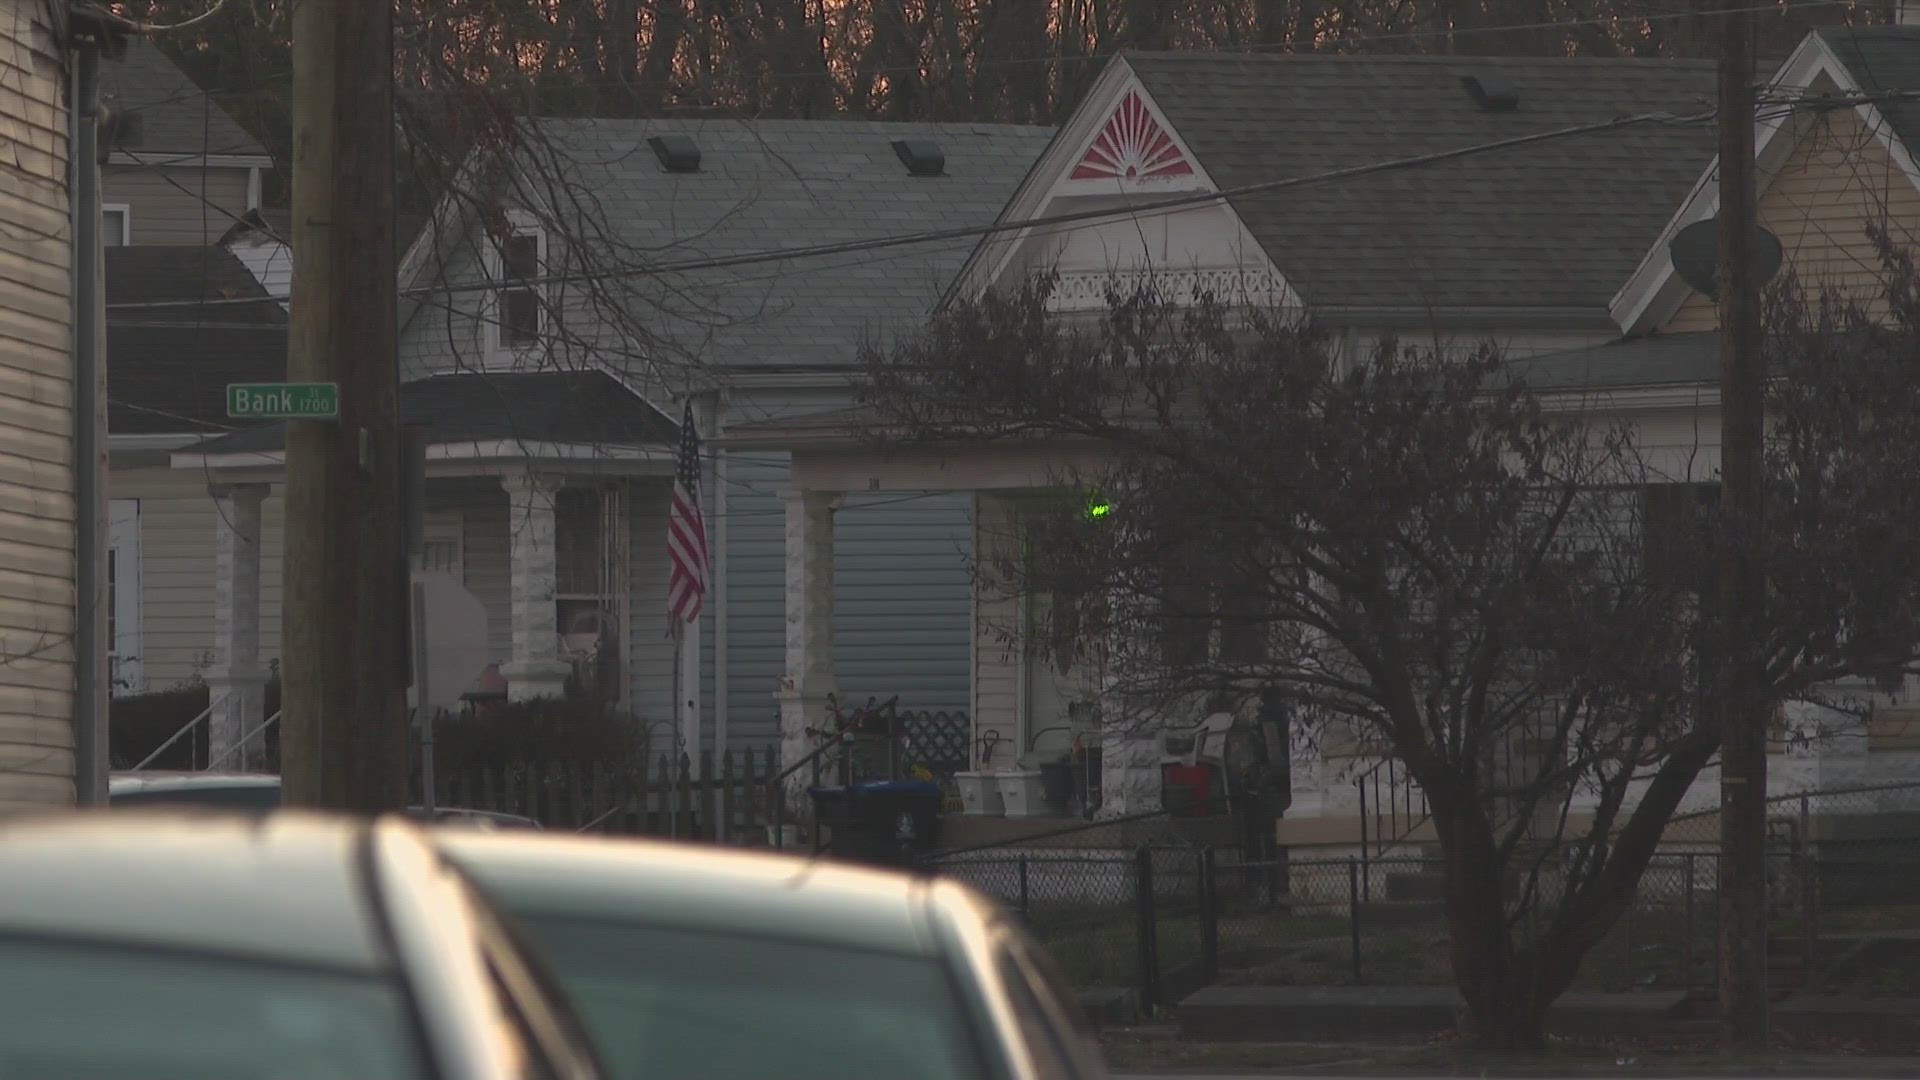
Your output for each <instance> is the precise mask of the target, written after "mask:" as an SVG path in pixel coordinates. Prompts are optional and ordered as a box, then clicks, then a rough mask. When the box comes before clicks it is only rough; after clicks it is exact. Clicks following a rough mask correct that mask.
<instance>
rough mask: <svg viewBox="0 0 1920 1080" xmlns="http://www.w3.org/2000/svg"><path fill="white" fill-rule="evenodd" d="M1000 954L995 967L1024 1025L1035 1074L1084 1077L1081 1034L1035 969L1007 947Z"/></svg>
mask: <svg viewBox="0 0 1920 1080" xmlns="http://www.w3.org/2000/svg"><path fill="white" fill-rule="evenodd" d="M997 953H998V955H997V956H996V958H995V960H996V963H995V966H997V967H998V968H999V969H1000V981H1001V986H1002V988H1003V989H1004V990H1005V991H1006V993H1007V1004H1008V1006H1009V1007H1010V1008H1011V1009H1012V1010H1013V1014H1014V1019H1015V1020H1016V1021H1017V1022H1018V1023H1019V1025H1020V1034H1021V1042H1022V1043H1023V1044H1024V1045H1025V1046H1026V1050H1027V1054H1028V1056H1029V1057H1030V1058H1031V1059H1032V1061H1033V1068H1034V1073H1035V1074H1036V1075H1038V1076H1039V1077H1041V1080H1074V1078H1075V1077H1077V1076H1079V1074H1080V1073H1079V1068H1078V1063H1077V1062H1076V1060H1075V1058H1076V1057H1077V1056H1078V1055H1077V1054H1076V1050H1077V1047H1076V1045H1075V1043H1076V1039H1077V1037H1078V1032H1076V1031H1075V1030H1074V1029H1073V1027H1072V1025H1071V1022H1070V1021H1069V1020H1068V1019H1067V1017H1066V1016H1065V1015H1064V1013H1063V1011H1062V1010H1061V1009H1060V1008H1058V1007H1056V1003H1055V1002H1054V1001H1053V1000H1052V997H1051V994H1050V993H1049V991H1048V990H1047V989H1046V988H1045V987H1044V985H1043V984H1042V983H1041V982H1039V980H1038V978H1037V977H1036V976H1035V974H1034V972H1033V971H1032V969H1031V968H1029V967H1028V966H1027V965H1026V964H1025V963H1023V962H1022V961H1023V960H1024V957H1022V956H1021V955H1019V953H1018V952H1017V951H1016V950H1015V949H1012V948H1009V947H1007V946H1005V945H1003V946H1001V947H1000V949H999V950H997Z"/></svg>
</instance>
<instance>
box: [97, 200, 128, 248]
mask: <svg viewBox="0 0 1920 1080" xmlns="http://www.w3.org/2000/svg"><path fill="white" fill-rule="evenodd" d="M131 243H133V211H132V209H131V208H129V207H128V206H127V204H125V203H108V204H107V205H105V206H102V207H101V208H100V244H101V246H102V247H126V246H127V245H128V244H131Z"/></svg>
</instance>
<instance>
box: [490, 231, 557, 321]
mask: <svg viewBox="0 0 1920 1080" xmlns="http://www.w3.org/2000/svg"><path fill="white" fill-rule="evenodd" d="M508 220H509V222H510V226H509V228H510V231H509V232H508V233H507V235H506V236H504V237H502V238H500V239H499V240H498V241H497V243H496V246H495V248H494V251H493V256H494V281H495V282H497V283H498V286H499V287H498V288H497V289H496V290H495V297H494V302H495V313H494V323H495V330H496V332H497V335H498V342H499V347H500V348H501V349H504V350H510V351H518V350H522V349H529V348H532V347H534V346H535V345H538V344H539V342H540V336H541V334H542V333H544V332H545V330H546V325H547V310H546V307H547V305H546V290H545V288H544V287H543V286H541V285H538V284H535V282H536V281H537V280H538V279H539V277H540V276H541V275H542V274H543V273H545V268H546V262H547V237H546V233H545V231H544V230H542V229H541V228H540V225H539V223H538V222H536V221H535V220H534V219H533V218H532V217H530V216H528V215H526V214H522V213H514V214H511V215H509V218H508Z"/></svg>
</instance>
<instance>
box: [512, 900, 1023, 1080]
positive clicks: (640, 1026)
mask: <svg viewBox="0 0 1920 1080" xmlns="http://www.w3.org/2000/svg"><path fill="white" fill-rule="evenodd" d="M515 899H516V898H515V897H514V896H513V895H512V894H511V893H504V894H502V900H503V902H504V903H505V904H506V906H507V910H508V911H509V912H510V913H512V914H516V915H520V916H522V917H523V918H522V919H521V925H522V926H523V927H524V928H525V930H526V932H527V934H528V937H529V939H530V942H531V944H533V945H534V946H536V947H537V949H538V951H539V952H541V953H542V954H543V955H544V956H545V957H546V958H547V959H548V961H549V963H550V968H549V970H551V971H552V973H553V975H554V978H555V980H556V981H557V982H558V983H559V984H560V987H561V989H562V990H563V991H565V992H566V994H567V997H568V998H569V999H570V1000H571V1001H572V1002H573V1003H574V1005H575V1006H576V1007H577V1008H578V1009H579V1013H580V1017H581V1019H582V1020H583V1021H584V1022H585V1025H586V1028H587V1033H588V1035H589V1036H590V1037H592V1038H593V1039H594V1041H595V1042H596V1044H597V1045H598V1047H599V1049H600V1052H601V1053H602V1054H603V1055H604V1058H605V1061H606V1064H607V1065H608V1066H609V1069H608V1073H609V1075H612V1076H645V1077H649V1078H650V1080H683V1078H684V1080H706V1078H709V1077H719V1076H741V1077H780V1078H782V1080H828V1078H832V1080H839V1078H842V1077H859V1076H889V1077H898V1078H900V1080H961V1078H962V1077H976V1076H982V1075H985V1074H986V1070H985V1069H984V1068H982V1064H983V1063H982V1062H981V1061H980V1060H979V1057H978V1054H977V1051H976V1050H975V1044H974V1041H973V1039H972V1038H971V1037H970V1032H969V1031H968V1029H967V1024H966V1015H967V1013H966V1007H965V1005H964V1004H963V1003H962V1002H961V1001H960V1000H959V998H958V995H957V994H956V993H955V988H954V984H953V982H952V980H951V979H949V978H948V976H947V972H946V970H945V968H944V967H943V966H942V965H941V963H940V962H939V961H938V960H936V959H932V958H929V957H925V956H919V955H913V954H897V953H890V952H881V951H877V950H876V951H865V950H860V949H853V948H846V947H842V946H826V945H815V944H811V943H807V942H802V941H791V940H786V939H783V938H780V937H776V936H773V935H771V934H761V933H755V934H741V935H736V934H730V933H724V932H714V931H707V930H700V929H691V928H687V929H682V928H678V927H667V926H660V927H654V926H645V925H638V924H631V923H619V922H612V921H607V922H600V921H590V920H584V919H574V918H570V917H566V916H554V915H548V914H545V913H543V912H540V911H537V910H528V909H526V908H524V907H520V906H518V905H516V904H515V903H514V901H515ZM743 1018H744V1019H745V1021H746V1022H747V1023H749V1024H750V1027H751V1036H750V1037H742V1031H743V1029H742V1023H743Z"/></svg>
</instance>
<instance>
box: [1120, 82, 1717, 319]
mask: <svg viewBox="0 0 1920 1080" xmlns="http://www.w3.org/2000/svg"><path fill="white" fill-rule="evenodd" d="M1127 60H1128V61H1129V62H1130V63H1131V64H1132V65H1133V67H1134V69H1135V70H1136V71H1137V72H1138V73H1139V75H1140V78H1141V80H1142V82H1143V84H1144V85H1145V86H1146V88H1147V91H1148V93H1149V94H1150V95H1152V97H1153V99H1154V101H1155V102H1156V103H1157V104H1158V105H1159V106H1160V108H1161V109H1162V111H1163V112H1164V113H1165V114H1166V116H1167V119H1168V121H1169V122H1170V123H1171V124H1172V125H1173V127H1174V129H1175V131H1176V132H1177V133H1178V134H1179V135H1180V137H1181V138H1183V139H1184V140H1185V141H1186V142H1187V144H1188V145H1189V146H1190V147H1191V148H1192V149H1193V151H1194V153H1195V155H1196V156H1197V157H1198V158H1199V160H1200V164H1201V166H1202V167H1203V168H1204V169H1205V170H1206V172H1207V173H1208V175H1209V176H1211V177H1212V179H1213V180H1214V182H1215V183H1217V184H1219V185H1221V186H1222V187H1238V186H1241V185H1245V184H1251V183H1257V182H1260V181H1263V180H1272V179H1279V178H1284V177H1295V176H1306V175H1311V174H1314V173H1320V172H1325V171H1329V170H1333V169H1340V168H1346V167H1351V166H1357V165H1365V164H1369V163H1374V162H1379V161H1382V160H1385V159H1389V158H1398V157H1406V156H1411V155H1416V154H1422V153H1428V152H1432V151H1440V150H1450V149H1455V148H1458V147H1464V146H1469V145H1473V144H1477V143H1484V142H1489V141H1493V140H1497V139H1503V138H1510V137H1513V136H1517V135H1523V134H1529V133H1534V132H1540V131H1546V130H1550V129H1553V128H1559V127H1566V126H1571V125H1576V124H1584V123H1591V122H1595V121H1603V120H1608V119H1611V118H1614V117H1618V116H1623V115H1628V114H1635V113H1642V112H1651V111H1661V110H1665V111H1672V112H1675V113H1692V112H1699V111H1701V110H1703V109H1704V108H1707V107H1709V106H1710V104H1711V100H1712V94H1713V65H1712V64H1710V63H1697V62H1692V61H1672V60H1618V59H1566V58H1523V57H1508V58H1497V59H1496V58H1479V57H1431V56H1378V55H1375V56H1272V55H1248V54H1222V53H1130V54H1127ZM1476 73H1480V74H1490V75H1495V76H1497V77H1499V78H1500V79H1502V80H1504V81H1506V82H1507V83H1508V84H1509V85H1511V86H1512V87H1513V89H1515V90H1516V91H1517V92H1518V94H1519V98H1520V104H1519V108H1518V109H1517V110H1515V111H1512V112H1481V111H1479V110H1478V109H1476V108H1475V107H1474V105H1473V103H1472V102H1471V101H1470V100H1469V98H1468V96H1467V94H1466V92H1465V91H1464V90H1463V89H1462V87H1461V85H1460V78H1461V76H1463V75H1471V74H1476ZM1713 151H1714V145H1713V132H1712V131H1711V129H1710V128H1709V127H1708V126H1706V125H1700V124H1695V125H1690V126H1675V125H1662V124H1648V125H1645V126H1638V127H1632V128H1627V129H1624V130H1615V131H1609V132H1604V133H1599V134H1592V135H1584V136H1575V137H1570V138H1564V139H1556V140H1552V141H1548V142H1544V143H1539V144H1535V145H1531V146H1527V147H1520V148H1515V149H1509V150H1500V151H1494V152H1489V153H1484V154H1477V155H1473V156H1470V157H1467V158H1463V159H1460V160H1457V161H1451V162H1446V163H1442V164H1436V165H1430V166H1424V167H1420V168H1415V169H1407V170H1402V171H1396V172H1388V173H1380V174H1374V175H1370V176H1366V177H1362V178H1356V179H1350V180H1343V181H1338V182H1329V183H1322V184H1312V185H1306V186H1303V187H1299V188H1293V189H1287V190H1281V191H1278V192H1274V193H1271V194H1263V195H1256V196H1246V197H1241V198H1237V199H1235V200H1234V201H1233V205H1234V208H1235V209H1236V210H1237V211H1238V212H1239V214H1240V216H1241V218H1242V219H1243V220H1244V221H1245V222H1246V225H1247V228H1248V229H1249V230H1251V231H1252V233H1253V235H1254V237H1255V238H1256V239H1258V240H1259V241H1260V243H1261V245H1262V246H1263V247H1264V248H1265V249H1266V251H1267V253H1268V254H1269V256H1270V257H1271V258H1272V259H1273V260H1274V262H1275V263H1276V264H1277V265H1278V266H1279V268H1280V271H1281V273H1283V274H1285V275H1286V276H1287V278H1288V280H1289V281H1290V282H1291V283H1292V284H1293V286H1294V287H1295V288H1296V289H1298V290H1299V291H1300V292H1301V294H1302V295H1303V296H1304V297H1306V299H1307V300H1308V301H1309V302H1310V303H1311V302H1319V303H1322V304H1337V305H1360V306H1373V305H1380V306H1393V307H1423V306H1435V307H1473V306H1486V305H1503V304H1526V305H1543V306H1565V307H1595V308H1601V307H1604V306H1605V304H1606V303H1607V301H1608V299H1609V298H1611V297H1612V295H1613V294H1614V292H1615V291H1616V290H1618V289H1619V287H1620V285H1621V284H1622V283H1623V282H1625V281H1626V280H1627V277H1628V275H1630V274H1631V273H1632V272H1633V269H1634V267H1635V266H1636V265H1637V264H1638V262H1639V260H1640V258H1641V257H1642V256H1643V255H1645V254H1646V252H1647V249H1648V248H1649V247H1650V246H1651V245H1652V244H1653V243H1654V241H1655V239H1656V238H1657V237H1658V235H1659V233H1660V230H1661V228H1662V227H1663V226H1664V225H1665V224H1666V223H1667V220H1668V218H1670V217H1671V216H1672V214H1673V212H1674V209H1675V208H1676V207H1677V206H1679V204H1680V201H1681V199H1682V198H1684V197H1685V195H1686V194H1687V192H1688V190H1689V189H1690V188H1691V187H1692V185H1693V184H1694V182H1695V181H1697V180H1698V179H1699V178H1700V174H1701V171H1702V170H1703V169H1705V168H1706V166H1707V165H1708V164H1709V162H1710V161H1711V160H1712V157H1713Z"/></svg>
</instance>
